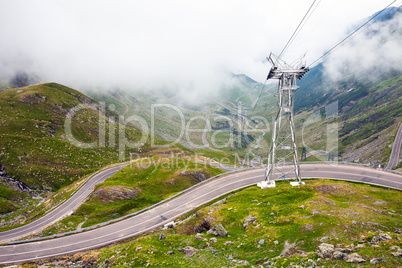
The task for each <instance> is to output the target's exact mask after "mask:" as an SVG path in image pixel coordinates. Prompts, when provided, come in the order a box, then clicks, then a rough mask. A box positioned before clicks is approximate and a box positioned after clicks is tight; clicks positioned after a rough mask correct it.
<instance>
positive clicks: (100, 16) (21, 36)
mask: <svg viewBox="0 0 402 268" xmlns="http://www.w3.org/2000/svg"><path fill="white" fill-rule="evenodd" d="M312 2H313V1H312V0H308V1H307V0H281V1H278V0H276V1H272V0H258V1H257V0H248V1H237V0H214V1H210V0H204V1H192V0H187V1H185V0H166V1H162V0H153V1H152V0H148V1H145V0H144V1H142V0H132V1H104V0H97V1H82V0H80V1H71V0H70V1H67V0H66V1H57V0H49V1H41V0H38V1H31V0H27V1H19V0H0V73H1V76H2V78H3V79H4V77H5V76H7V75H11V74H12V73H13V72H14V71H16V70H24V71H28V72H33V73H36V74H37V75H38V76H39V77H41V79H42V81H56V82H60V83H64V84H66V85H69V86H72V87H76V88H81V89H82V88H85V87H87V86H98V85H103V86H106V87H108V86H120V87H124V88H130V89H135V88H147V87H154V86H156V87H158V86H167V87H170V88H176V87H177V88H178V89H179V90H185V91H193V92H199V91H211V90H214V88H215V87H216V85H218V84H219V83H221V82H222V81H223V79H224V76H225V73H227V72H234V73H239V72H241V73H245V74H247V75H249V76H251V77H252V78H253V79H255V80H258V81H264V79H265V77H266V74H267V72H268V70H269V68H270V65H269V64H268V62H267V61H266V60H265V58H266V57H267V56H268V55H269V53H270V52H271V51H272V52H274V53H277V54H279V53H280V51H281V49H282V48H283V47H284V45H285V43H286V42H287V40H288V39H289V37H290V35H291V34H292V33H293V31H294V30H295V28H296V26H297V25H298V23H299V21H300V20H301V18H302V17H303V16H304V14H305V12H306V11H307V9H308V8H309V6H310V5H311V4H312ZM318 2H319V4H318V6H317V8H316V9H315V11H314V13H313V14H312V15H311V17H310V18H309V20H308V22H307V23H306V24H305V26H304V28H303V29H302V30H301V32H300V34H299V36H298V38H297V39H296V40H295V41H294V43H293V44H292V46H291V47H290V48H289V50H288V52H287V53H286V54H285V55H284V58H285V59H286V60H288V61H290V62H291V61H293V59H295V58H296V57H298V56H300V55H301V54H302V53H304V52H307V58H306V59H307V64H309V62H312V61H313V60H315V59H316V58H318V57H319V56H320V55H321V54H322V53H323V52H324V51H325V50H327V49H329V48H330V47H332V46H333V45H334V44H335V43H336V42H337V41H339V40H340V39H341V38H342V37H343V36H345V34H346V32H347V31H350V30H351V29H352V28H353V26H356V25H359V23H361V22H362V21H363V20H364V19H365V18H366V17H368V16H370V15H372V14H373V13H374V12H376V11H378V10H381V9H382V8H384V7H385V6H386V5H387V3H391V2H392V1H388V0H387V1H384V0H381V1H380V0H375V1H374V0H353V1H351V0H348V1H345V0H322V1H319V0H317V2H316V3H318ZM397 4H400V1H399V2H397Z"/></svg>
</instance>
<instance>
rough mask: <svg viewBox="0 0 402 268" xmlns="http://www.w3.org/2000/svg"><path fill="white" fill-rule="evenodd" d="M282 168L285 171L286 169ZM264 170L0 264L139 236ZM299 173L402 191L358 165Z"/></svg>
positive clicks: (22, 250)
mask: <svg viewBox="0 0 402 268" xmlns="http://www.w3.org/2000/svg"><path fill="white" fill-rule="evenodd" d="M282 168H283V169H288V167H286V166H285V167H282ZM264 171H265V170H264V168H259V169H251V170H246V171H241V172H238V173H233V174H228V175H226V176H222V177H219V178H216V179H214V180H211V181H209V182H207V183H204V184H201V185H199V186H198V187H195V188H193V189H192V190H190V191H188V192H186V193H184V194H182V195H180V196H178V197H176V198H174V199H172V200H170V201H168V202H165V203H163V204H161V205H159V206H157V207H154V208H152V209H150V210H147V211H145V212H143V213H141V214H138V215H136V216H133V217H131V218H128V219H125V220H122V221H119V222H116V223H113V224H110V225H107V226H103V227H100V228H97V229H93V230H89V231H86V232H81V233H77V234H73V235H69V236H64V237H59V238H54V239H49V240H43V241H37V242H30V243H25V244H16V245H7V246H2V247H0V264H5V263H18V262H25V261H31V260H36V259H40V258H46V257H53V256H59V255H65V254H71V253H75V252H80V251H85V250H89V249H93V248H99V247H102V246H106V245H109V244H111V243H113V242H116V241H120V240H123V239H126V238H130V237H133V236H136V235H140V234H142V233H145V232H147V231H150V230H153V229H155V228H157V227H160V226H163V225H164V224H166V223H169V222H171V221H172V220H174V219H175V218H177V217H179V216H180V215H183V214H185V213H187V212H189V211H191V210H193V209H195V208H197V207H199V206H200V205H202V204H205V203H207V202H209V201H211V200H213V199H215V198H217V197H219V196H222V195H224V194H227V193H230V192H231V191H234V190H238V189H241V188H244V187H246V186H249V185H253V184H256V183H257V182H259V181H261V180H262V178H264ZM301 174H302V177H303V178H328V179H340V180H348V181H357V182H364V183H370V184H375V185H382V186H386V187H392V188H396V189H402V176H401V175H398V174H395V173H390V172H386V171H380V170H376V169H372V168H368V167H362V166H353V165H328V164H302V165H301ZM266 190H267V191H270V190H272V189H266ZM73 199H75V198H74V196H73Z"/></svg>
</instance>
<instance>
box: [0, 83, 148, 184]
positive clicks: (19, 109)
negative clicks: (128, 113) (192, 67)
mask: <svg viewBox="0 0 402 268" xmlns="http://www.w3.org/2000/svg"><path fill="white" fill-rule="evenodd" d="M79 104H88V105H95V107H97V108H99V105H98V104H97V103H96V102H94V101H93V100H91V99H89V98H88V97H86V96H85V95H83V94H82V93H79V92H78V91H75V90H73V89H70V88H68V87H65V86H62V85H59V84H56V83H49V84H40V85H35V86H29V87H25V88H19V89H9V90H4V91H1V92H0V114H1V117H0V126H1V128H0V137H1V139H0V152H1V164H2V166H4V167H5V170H6V172H7V174H9V175H11V176H14V177H15V178H18V179H20V180H21V181H22V182H24V183H26V184H27V185H29V186H30V187H32V188H36V189H48V190H52V191H54V190H57V189H59V188H61V187H63V186H66V185H68V184H70V183H71V182H73V181H75V180H76V179H77V178H79V177H80V176H82V175H84V174H88V173H90V172H92V171H94V170H96V169H99V167H101V166H104V165H107V164H109V163H112V162H117V161H118V147H117V146H114V147H111V146H106V147H105V148H94V149H84V148H81V147H77V146H74V145H72V144H71V143H70V142H69V140H68V139H67V138H66V133H65V129H64V123H65V118H66V114H67V112H68V111H70V110H71V109H72V108H73V107H75V106H77V105H79ZM98 122H99V114H98V112H97V111H96V110H93V109H89V108H87V109H83V110H81V111H79V112H78V113H77V114H76V116H74V118H73V120H72V133H73V135H74V138H75V139H77V140H78V141H80V142H94V141H97V140H98V136H99V126H98ZM107 130H108V128H107ZM140 134H141V133H140V131H138V130H135V129H133V128H128V131H127V136H128V137H129V138H130V139H131V140H135V139H137V140H138V139H139V138H138V137H139V135H140ZM107 135H108V132H106V136H107ZM106 145H108V144H106Z"/></svg>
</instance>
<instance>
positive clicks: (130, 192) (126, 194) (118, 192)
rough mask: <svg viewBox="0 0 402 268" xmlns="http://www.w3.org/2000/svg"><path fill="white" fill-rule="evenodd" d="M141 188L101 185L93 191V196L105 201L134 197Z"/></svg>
mask: <svg viewBox="0 0 402 268" xmlns="http://www.w3.org/2000/svg"><path fill="white" fill-rule="evenodd" d="M140 192H141V189H139V188H137V187H124V186H112V187H100V188H99V189H97V190H96V191H95V192H94V193H93V197H98V198H100V199H102V201H104V202H114V201H116V200H128V199H134V198H136V197H137V196H138V193H140Z"/></svg>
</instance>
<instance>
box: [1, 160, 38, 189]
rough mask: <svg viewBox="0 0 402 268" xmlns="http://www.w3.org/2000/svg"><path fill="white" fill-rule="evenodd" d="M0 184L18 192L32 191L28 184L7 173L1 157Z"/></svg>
mask: <svg viewBox="0 0 402 268" xmlns="http://www.w3.org/2000/svg"><path fill="white" fill-rule="evenodd" d="M0 184H1V185H3V186H5V187H7V188H10V189H12V190H14V191H17V192H24V193H30V192H31V191H32V189H31V188H30V187H29V186H28V185H26V184H25V183H23V182H22V181H19V180H18V179H16V178H13V177H11V176H9V175H8V174H7V172H6V170H5V168H4V167H3V166H2V165H1V157H0Z"/></svg>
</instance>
